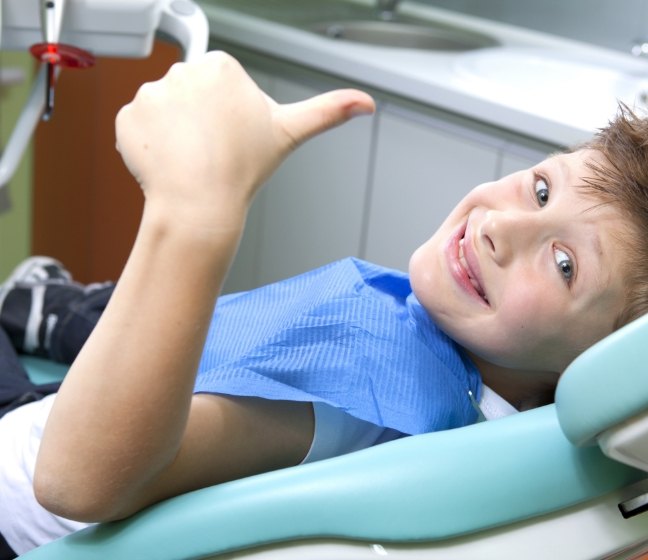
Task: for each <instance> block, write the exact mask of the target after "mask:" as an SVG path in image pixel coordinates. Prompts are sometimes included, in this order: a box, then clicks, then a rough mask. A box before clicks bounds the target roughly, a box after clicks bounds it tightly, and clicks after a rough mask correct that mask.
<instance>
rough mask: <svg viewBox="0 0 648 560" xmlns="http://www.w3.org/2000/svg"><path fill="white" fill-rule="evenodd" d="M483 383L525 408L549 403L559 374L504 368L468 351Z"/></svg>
mask: <svg viewBox="0 0 648 560" xmlns="http://www.w3.org/2000/svg"><path fill="white" fill-rule="evenodd" d="M468 355H469V356H470V358H471V359H472V360H473V362H474V363H475V365H476V366H477V369H478V370H479V373H480V374H481V377H482V380H483V381H484V384H486V385H488V386H489V387H490V388H491V389H492V390H493V391H495V392H496V393H497V394H499V395H500V396H501V397H502V398H504V399H506V400H507V401H508V402H509V403H511V404H512V405H513V406H514V407H515V408H517V409H518V410H528V409H530V408H536V407H538V406H542V405H545V404H549V403H552V402H553V400H554V392H555V390H556V384H557V383H558V378H559V377H560V374H558V373H555V372H549V371H531V370H523V369H512V368H505V367H503V366H499V365H496V364H493V363H491V362H488V361H486V360H484V359H482V358H480V357H479V356H476V355H474V354H472V353H471V352H468Z"/></svg>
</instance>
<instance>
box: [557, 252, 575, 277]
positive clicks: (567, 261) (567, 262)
mask: <svg viewBox="0 0 648 560" xmlns="http://www.w3.org/2000/svg"><path fill="white" fill-rule="evenodd" d="M554 258H555V259H556V265H557V266H558V272H560V274H562V276H563V278H564V279H565V280H566V281H567V282H568V283H569V282H570V281H571V279H572V277H573V276H574V264H573V263H572V260H571V257H570V256H569V255H568V254H567V253H565V251H561V250H560V249H554Z"/></svg>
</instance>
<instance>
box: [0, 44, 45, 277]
mask: <svg viewBox="0 0 648 560" xmlns="http://www.w3.org/2000/svg"><path fill="white" fill-rule="evenodd" d="M0 64H1V65H2V68H5V69H9V68H21V69H22V70H23V72H24V75H25V79H24V81H23V82H22V83H21V84H19V85H15V86H10V87H7V88H2V89H1V90H0V141H1V144H0V149H1V148H2V147H4V146H5V145H6V143H7V140H8V138H9V136H10V134H11V131H12V130H13V127H14V124H15V122H16V120H17V118H18V115H20V112H21V110H22V107H23V104H24V102H25V100H26V99H27V96H28V94H29V90H30V86H31V77H32V69H33V64H32V59H31V56H30V55H29V54H28V53H8V52H3V53H2V55H1V57H0ZM43 95H44V92H43ZM2 191H5V192H2ZM31 193H32V150H31V147H30V148H29V149H28V150H27V151H26V153H25V155H24V157H23V159H22V162H21V163H20V166H19V167H18V170H17V172H16V174H15V175H14V177H13V178H12V180H11V181H10V182H9V184H8V185H7V186H6V187H3V188H0V282H2V279H4V278H5V277H6V276H7V275H8V274H9V272H10V271H11V269H12V268H13V267H14V266H15V265H16V264H18V263H19V262H20V261H21V260H23V259H24V258H25V257H27V256H28V255H29V254H30V249H31V215H32V211H31V200H32V199H31Z"/></svg>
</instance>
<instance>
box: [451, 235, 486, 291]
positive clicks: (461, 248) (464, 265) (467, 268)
mask: <svg viewBox="0 0 648 560" xmlns="http://www.w3.org/2000/svg"><path fill="white" fill-rule="evenodd" d="M464 240H465V237H462V238H461V239H459V254H458V258H459V264H460V265H461V268H463V270H464V272H465V273H466V276H467V277H468V280H469V281H470V284H471V285H472V287H473V288H474V289H475V291H476V292H477V294H478V295H479V296H480V297H481V298H482V299H483V300H484V301H485V302H486V303H487V304H489V301H488V298H487V297H486V294H485V293H484V289H483V288H482V286H481V284H480V283H479V280H478V279H477V277H476V276H475V274H474V273H473V272H472V269H471V268H470V265H469V264H468V261H467V260H466V257H465V255H464Z"/></svg>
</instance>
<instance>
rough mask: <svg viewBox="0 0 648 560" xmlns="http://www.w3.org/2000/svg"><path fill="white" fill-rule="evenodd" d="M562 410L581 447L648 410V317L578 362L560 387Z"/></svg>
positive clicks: (570, 436)
mask: <svg viewBox="0 0 648 560" xmlns="http://www.w3.org/2000/svg"><path fill="white" fill-rule="evenodd" d="M556 410H557V413H558V420H559V422H560V426H561V428H562V430H563V432H564V433H565V435H566V436H567V438H568V439H569V440H570V441H571V442H572V443H573V444H574V445H578V446H583V445H593V444H595V443H596V438H597V437H598V436H599V435H600V434H601V433H603V432H604V431H605V430H607V429H609V428H611V427H613V426H617V425H619V424H620V423H622V422H624V421H626V420H628V419H630V418H632V417H634V416H636V415H638V414H640V413H641V412H643V411H646V410H648V315H646V316H644V317H641V318H639V319H637V320H636V321H633V322H632V323H630V324H628V325H626V326H624V327H623V328H621V329H619V330H618V331H616V332H614V333H612V334H611V335H609V336H608V337H606V338H604V339H603V340H601V341H600V342H598V343H597V344H595V345H594V346H592V347H591V348H590V349H589V350H587V351H585V352H584V353H583V354H581V355H580V356H579V357H578V358H577V359H576V360H574V362H573V363H572V364H571V365H570V366H569V367H568V368H567V370H566V371H565V373H564V374H563V376H562V377H561V379H560V382H559V383H558V389H557V391H556Z"/></svg>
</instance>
